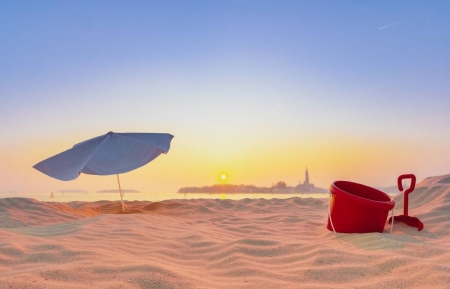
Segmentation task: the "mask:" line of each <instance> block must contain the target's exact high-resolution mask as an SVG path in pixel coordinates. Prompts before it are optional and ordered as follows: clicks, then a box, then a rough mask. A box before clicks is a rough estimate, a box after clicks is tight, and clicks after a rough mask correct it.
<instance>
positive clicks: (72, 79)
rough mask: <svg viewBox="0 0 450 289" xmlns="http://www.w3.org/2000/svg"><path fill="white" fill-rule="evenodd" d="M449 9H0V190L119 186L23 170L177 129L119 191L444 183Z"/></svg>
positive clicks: (181, 5)
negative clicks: (431, 179)
mask: <svg viewBox="0 0 450 289" xmlns="http://www.w3.org/2000/svg"><path fill="white" fill-rule="evenodd" d="M449 30H450V2H449V1H356V0H355V1H313V0H311V1H265V0H258V1H45V0H43V1H1V0H0V103H1V105H0V133H1V135H2V138H1V140H0V192H10V191H19V192H48V191H54V190H61V189H86V190H89V191H95V190H100V189H114V188H115V186H116V179H115V176H90V175H81V176H80V177H79V178H78V179H76V180H74V181H70V182H62V181H58V180H55V179H52V178H50V177H48V176H46V175H44V174H42V173H40V172H38V171H37V170H35V169H33V168H32V166H33V165H34V164H36V163H38V162H39V161H41V160H43V159H46V158H48V157H50V156H52V155H55V154H57V153H59V152H62V151H64V150H67V149H69V148H71V147H72V146H73V145H74V144H76V143H78V142H81V141H83V140H86V139H89V138H92V137H95V136H99V135H102V134H105V133H107V132H108V131H115V132H164V133H170V134H172V135H174V136H175V137H174V139H173V140H172V145H171V149H170V151H169V153H168V154H167V155H161V156H160V157H158V158H157V159H156V160H154V161H153V162H151V163H149V164H148V165H146V166H144V167H142V168H139V169H137V170H135V171H132V172H130V173H126V174H123V175H121V183H122V187H123V188H125V189H137V190H141V191H146V192H175V191H177V190H178V189H179V188H180V187H187V186H205V185H213V184H216V183H221V182H223V181H221V179H220V176H221V174H223V173H225V174H227V176H228V177H227V180H226V181H224V182H225V183H229V184H252V185H256V186H271V185H272V184H274V183H276V182H278V181H284V182H286V183H287V184H288V185H290V186H294V185H297V184H298V182H299V181H303V180H304V172H305V168H306V167H308V170H309V173H310V181H311V182H312V183H314V184H315V185H316V186H319V187H328V186H329V185H330V184H331V183H332V182H333V181H335V180H350V181H354V182H359V183H363V184H366V185H371V186H391V185H395V184H396V179H397V177H398V176H399V175H400V174H404V173H414V174H416V176H417V178H418V180H419V181H420V180H422V179H424V178H425V177H428V176H435V175H443V174H448V173H450V166H449V164H450V130H449V124H450V113H449V108H450V79H449V75H450V54H449V51H450V33H448V31H449Z"/></svg>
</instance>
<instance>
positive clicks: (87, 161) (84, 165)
mask: <svg viewBox="0 0 450 289" xmlns="http://www.w3.org/2000/svg"><path fill="white" fill-rule="evenodd" d="M108 136H109V134H106V137H105V138H104V139H103V140H102V142H101V143H100V144H99V145H98V146H97V148H96V149H95V151H94V152H92V154H91V156H90V157H89V158H88V159H87V160H86V161H85V162H84V164H83V166H82V167H81V170H80V171H79V172H78V174H80V173H81V171H82V170H83V169H84V168H85V167H86V165H87V164H88V163H89V162H90V160H91V159H92V157H93V156H94V155H95V153H96V152H97V151H98V149H99V148H100V147H101V146H102V144H103V143H104V142H105V140H106V139H107V138H108Z"/></svg>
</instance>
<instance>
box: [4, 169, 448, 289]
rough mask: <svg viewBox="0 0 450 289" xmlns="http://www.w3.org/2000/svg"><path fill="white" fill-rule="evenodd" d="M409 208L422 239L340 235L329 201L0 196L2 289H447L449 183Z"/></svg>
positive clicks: (398, 228)
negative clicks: (332, 227) (332, 224)
mask: <svg viewBox="0 0 450 289" xmlns="http://www.w3.org/2000/svg"><path fill="white" fill-rule="evenodd" d="M395 200H396V211H395V213H396V214H401V213H402V207H403V204H402V195H398V196H397V197H396V198H395ZM409 203H410V209H409V211H410V215H412V216H416V217H418V218H419V219H420V220H421V221H422V222H423V223H424V225H425V228H424V230H423V231H421V232H418V231H417V229H415V228H412V227H408V226H406V225H404V224H401V223H396V224H395V226H394V230H393V234H391V235H389V234H388V233H389V225H388V224H386V227H385V232H384V233H383V234H380V233H371V234H339V235H338V236H337V237H336V236H335V235H334V234H333V233H332V232H330V231H328V230H327V229H326V221H327V210H328V207H327V200H326V199H325V200H321V199H301V198H291V199H284V200H280V199H270V200H265V199H245V200H240V201H231V200H211V199H198V200H171V201H163V202H157V203H152V202H126V208H127V213H126V214H122V213H121V209H120V208H121V207H120V202H109V201H101V202H92V203H88V202H72V203H45V202H39V201H36V200H34V199H23V198H8V199H0V288H450V214H449V212H450V175H447V176H441V177H433V178H427V179H425V180H424V181H422V182H421V183H420V184H418V185H417V188H416V190H415V191H414V192H413V193H411V194H410V202H409Z"/></svg>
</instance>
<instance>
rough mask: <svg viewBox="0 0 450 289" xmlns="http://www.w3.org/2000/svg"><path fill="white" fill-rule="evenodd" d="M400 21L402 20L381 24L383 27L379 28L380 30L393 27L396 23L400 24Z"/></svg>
mask: <svg viewBox="0 0 450 289" xmlns="http://www.w3.org/2000/svg"><path fill="white" fill-rule="evenodd" d="M400 22H401V21H398V22H395V23H391V24H389V25H386V26H381V27H379V28H378V30H384V29H387V28H391V27H393V26H396V25H398V24H400Z"/></svg>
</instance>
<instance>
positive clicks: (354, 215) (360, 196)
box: [327, 181, 395, 233]
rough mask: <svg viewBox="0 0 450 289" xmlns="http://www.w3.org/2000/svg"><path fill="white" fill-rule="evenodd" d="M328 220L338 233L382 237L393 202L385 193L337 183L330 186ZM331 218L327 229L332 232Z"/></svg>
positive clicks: (357, 185) (369, 188) (344, 182)
mask: <svg viewBox="0 0 450 289" xmlns="http://www.w3.org/2000/svg"><path fill="white" fill-rule="evenodd" d="M330 193H331V196H330V212H329V213H330V216H331V222H332V223H333V226H334V230H335V231H336V232H338V233H372V232H379V233H382V232H383V229H384V225H385V224H386V219H387V216H388V214H389V210H391V209H392V208H394V205H395V202H394V201H393V200H392V199H391V198H390V197H389V196H388V195H386V194H385V193H383V192H381V191H379V190H377V189H374V188H371V187H368V186H365V185H361V184H357V183H352V182H347V181H336V182H334V183H332V184H331V186H330ZM331 222H330V217H328V225H327V228H328V230H330V231H333V227H332V226H331Z"/></svg>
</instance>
